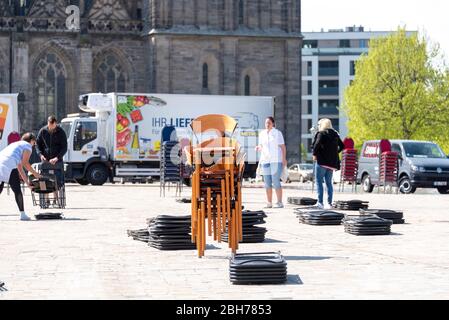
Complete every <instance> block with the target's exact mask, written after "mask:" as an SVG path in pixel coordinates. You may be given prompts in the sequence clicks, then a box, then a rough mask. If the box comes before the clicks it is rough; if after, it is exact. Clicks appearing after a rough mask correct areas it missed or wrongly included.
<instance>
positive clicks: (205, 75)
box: [203, 63, 209, 89]
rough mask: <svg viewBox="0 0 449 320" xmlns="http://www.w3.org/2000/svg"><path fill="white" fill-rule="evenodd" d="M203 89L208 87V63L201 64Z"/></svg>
mask: <svg viewBox="0 0 449 320" xmlns="http://www.w3.org/2000/svg"><path fill="white" fill-rule="evenodd" d="M203 89H209V65H208V64H207V63H204V64H203Z"/></svg>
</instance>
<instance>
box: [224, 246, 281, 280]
mask: <svg viewBox="0 0 449 320" xmlns="http://www.w3.org/2000/svg"><path fill="white" fill-rule="evenodd" d="M229 277H230V280H231V282H232V283H233V284H242V285H245V284H248V285H249V284H282V283H285V282H287V262H286V260H285V259H284V257H283V256H282V255H281V254H280V253H279V252H278V253H275V252H273V253H271V252H269V253H245V254H236V255H234V256H233V257H232V258H231V259H230V262H229Z"/></svg>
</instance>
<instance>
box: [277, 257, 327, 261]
mask: <svg viewBox="0 0 449 320" xmlns="http://www.w3.org/2000/svg"><path fill="white" fill-rule="evenodd" d="M284 258H285V260H287V261H320V260H329V259H333V257H307V256H284Z"/></svg>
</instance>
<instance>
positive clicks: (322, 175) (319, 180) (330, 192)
mask: <svg viewBox="0 0 449 320" xmlns="http://www.w3.org/2000/svg"><path fill="white" fill-rule="evenodd" d="M333 174H334V172H333V171H332V170H330V169H326V168H323V167H322V166H320V165H319V164H318V163H317V164H315V181H316V186H317V190H318V203H320V204H323V198H324V188H323V179H324V181H325V182H326V186H327V202H328V203H329V204H332V200H333V197H334V186H333V184H332V176H333Z"/></svg>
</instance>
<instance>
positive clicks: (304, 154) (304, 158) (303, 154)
mask: <svg viewBox="0 0 449 320" xmlns="http://www.w3.org/2000/svg"><path fill="white" fill-rule="evenodd" d="M300 148H301V160H302V162H307V160H308V159H307V150H306V147H305V146H304V143H301V147H300Z"/></svg>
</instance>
